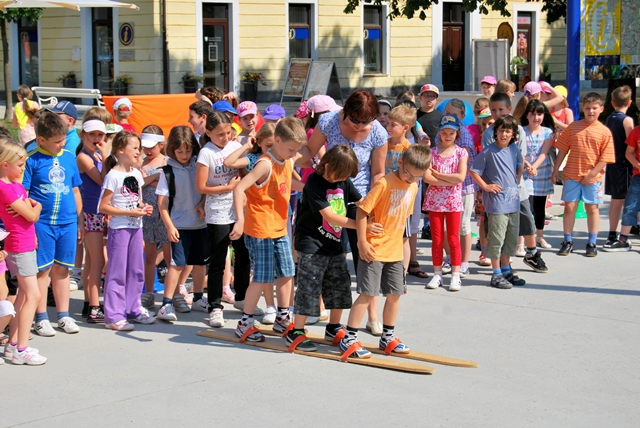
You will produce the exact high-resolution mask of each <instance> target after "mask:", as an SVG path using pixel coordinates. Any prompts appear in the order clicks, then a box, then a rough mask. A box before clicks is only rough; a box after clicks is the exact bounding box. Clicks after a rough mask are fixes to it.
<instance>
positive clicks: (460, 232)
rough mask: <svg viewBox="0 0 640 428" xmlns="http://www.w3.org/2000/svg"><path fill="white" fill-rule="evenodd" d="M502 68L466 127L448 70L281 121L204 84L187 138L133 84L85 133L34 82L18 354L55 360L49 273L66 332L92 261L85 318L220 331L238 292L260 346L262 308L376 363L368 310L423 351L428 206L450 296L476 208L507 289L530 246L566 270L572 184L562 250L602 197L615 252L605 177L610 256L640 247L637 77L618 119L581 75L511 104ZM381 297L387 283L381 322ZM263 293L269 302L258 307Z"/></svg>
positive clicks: (291, 329)
mask: <svg viewBox="0 0 640 428" xmlns="http://www.w3.org/2000/svg"><path fill="white" fill-rule="evenodd" d="M481 84H482V95H483V96H481V97H479V98H478V99H477V100H476V102H475V104H474V107H473V114H474V115H475V118H476V120H475V122H474V123H473V124H472V125H470V126H467V127H465V126H464V125H463V123H462V122H463V120H464V118H465V116H466V114H467V113H471V112H468V111H467V110H468V108H467V106H466V103H465V102H463V101H462V100H459V99H455V98H454V99H451V100H449V102H448V103H446V105H444V106H443V108H442V109H440V110H442V111H439V110H438V109H436V104H437V100H438V97H439V95H440V94H439V90H438V88H437V87H436V86H435V85H431V84H426V85H424V86H422V87H421V90H420V93H419V99H420V108H419V109H418V107H417V106H416V104H415V101H416V100H415V96H414V95H413V94H412V93H410V92H406V93H403V94H400V95H399V96H398V98H397V100H396V102H395V103H394V104H392V103H391V102H390V101H388V100H377V99H375V97H373V96H372V95H371V94H370V93H368V92H366V91H361V90H359V91H356V92H354V94H352V95H351V96H350V97H349V99H347V101H346V103H345V107H344V109H341V107H339V106H338V105H337V104H336V103H335V101H334V100H333V99H331V98H330V97H327V96H324V95H317V96H314V97H312V98H310V99H309V100H307V101H305V102H303V103H302V104H301V105H300V108H299V109H298V111H297V112H296V114H295V115H294V116H292V117H286V112H285V111H284V109H283V108H282V107H281V106H279V105H275V104H274V105H270V106H268V107H267V108H266V109H265V110H264V112H263V114H262V115H261V114H260V113H259V111H258V108H257V106H256V104H255V103H253V102H251V101H244V102H241V103H238V100H237V98H236V97H235V95H234V94H232V93H229V94H227V95H225V94H224V93H222V91H220V90H218V89H217V88H202V89H200V90H199V91H198V93H197V94H196V97H197V98H198V101H195V102H194V103H193V104H192V105H191V106H190V108H189V120H188V122H189V124H190V125H191V127H189V126H176V127H173V128H172V129H171V130H170V132H168V135H167V136H166V138H165V132H164V131H163V130H162V129H161V128H160V127H159V126H156V125H154V124H148V125H147V126H145V127H144V128H143V129H142V132H141V133H140V134H138V133H137V131H136V129H135V128H134V127H133V126H132V125H131V124H130V123H129V118H130V116H131V113H132V111H133V105H132V103H131V101H130V100H129V99H127V98H121V99H118V100H117V101H116V102H115V103H114V105H113V109H114V113H115V118H114V119H115V122H116V124H114V123H112V117H111V115H110V114H109V113H107V112H106V110H104V109H101V108H92V109H90V110H89V111H88V112H87V114H85V116H84V118H83V119H82V124H81V130H80V132H79V133H78V132H76V130H75V122H76V121H77V120H78V113H77V110H76V108H75V106H74V105H73V104H72V103H70V102H68V101H62V102H60V103H58V104H57V105H56V106H55V107H51V108H47V109H43V110H40V111H39V106H38V105H37V104H35V103H33V102H32V101H30V98H31V96H32V94H31V93H30V90H29V88H27V87H24V88H23V87H21V88H20V90H19V92H18V97H19V101H20V103H19V104H18V105H17V106H16V111H15V114H14V127H16V128H17V129H19V137H20V138H19V139H20V141H19V142H16V141H14V140H13V139H12V138H11V137H10V134H8V133H3V135H2V136H0V199H2V201H3V202H4V203H2V204H0V219H1V220H2V222H3V224H4V228H5V229H6V232H4V233H3V234H2V235H3V236H2V238H3V239H4V247H3V251H0V274H2V273H4V272H6V271H8V272H9V274H8V275H6V279H7V280H8V282H9V283H12V282H13V281H17V290H18V292H17V295H16V292H15V291H16V290H15V287H7V281H5V277H4V275H3V276H2V278H1V280H0V327H2V328H3V329H4V327H5V326H7V325H8V335H7V336H6V337H3V341H4V342H5V348H4V356H5V357H6V358H10V359H11V361H12V362H13V363H14V364H27V365H41V364H44V363H45V362H46V361H47V359H46V357H44V356H43V355H42V354H41V353H40V352H39V350H37V349H34V348H31V347H29V345H28V341H29V337H30V331H31V327H32V322H33V321H34V320H35V326H34V331H35V332H36V333H37V334H38V335H41V336H54V335H55V334H56V330H55V329H54V328H53V327H52V325H51V323H50V321H49V318H48V313H47V291H48V289H49V288H50V289H51V292H52V294H53V298H54V299H53V300H54V301H55V306H56V314H57V326H58V328H59V329H60V330H62V331H64V332H66V333H71V334H72V333H78V332H79V331H80V329H79V327H78V325H77V324H76V321H75V319H74V318H73V317H71V316H70V314H69V295H70V273H71V274H72V276H73V278H74V282H79V281H80V280H79V279H78V278H77V277H78V276H79V275H80V270H81V269H82V284H84V292H85V299H84V300H85V302H84V307H83V310H82V316H83V317H85V318H86V321H87V322H88V323H104V325H105V327H106V328H108V329H112V330H116V331H128V330H133V329H134V328H135V327H134V324H132V323H139V324H151V323H153V322H155V321H156V319H160V320H163V321H167V322H173V321H176V320H177V316H176V311H177V312H188V311H191V310H196V311H203V312H207V313H208V314H209V324H210V326H212V327H218V328H219V327H223V326H224V325H225V319H224V305H223V303H228V304H233V305H234V307H235V308H236V309H238V310H240V311H242V317H241V319H240V321H239V322H238V324H237V327H236V329H235V332H236V335H237V336H238V337H240V338H241V340H242V341H244V340H248V341H263V340H265V339H264V336H263V335H262V333H260V331H259V330H258V329H257V328H256V326H255V322H254V317H256V316H263V318H262V322H263V323H265V324H273V330H274V331H276V332H278V333H281V334H283V335H284V337H285V339H286V341H287V342H288V343H290V344H291V345H292V346H295V347H298V349H301V350H304V351H315V350H316V346H315V345H314V344H313V343H312V342H311V341H310V340H309V339H308V338H307V337H306V336H305V329H304V328H305V324H307V323H309V322H315V321H317V320H318V319H324V320H328V324H327V326H326V329H325V339H327V340H330V341H333V342H334V343H336V344H339V347H340V350H341V351H342V352H343V353H344V354H346V355H348V356H351V357H357V358H368V357H370V355H371V353H370V352H369V351H368V350H366V349H364V348H363V347H362V345H360V343H359V342H358V336H357V334H358V328H359V326H360V323H361V321H362V318H363V317H364V314H365V312H367V311H369V322H368V323H367V328H368V329H369V330H370V331H371V332H372V333H373V334H376V335H379V336H381V337H380V342H379V346H380V348H381V349H384V350H385V351H387V352H396V353H407V352H409V347H408V346H407V345H405V344H404V343H402V342H401V341H400V340H399V339H397V337H396V336H395V324H396V318H397V314H398V308H399V298H400V296H402V295H403V294H405V293H406V279H405V274H406V273H409V274H412V275H416V276H418V277H420V278H428V276H429V275H428V273H427V272H424V271H423V270H421V269H420V265H419V263H418V261H417V252H418V249H417V234H418V232H419V231H420V229H419V220H420V218H421V217H422V216H423V215H424V216H425V229H423V237H425V234H426V233H428V235H429V236H430V239H431V240H432V243H431V261H432V266H433V276H432V277H431V279H430V280H429V281H428V282H427V283H426V288H427V289H435V288H438V287H440V286H441V285H444V280H443V277H444V275H446V274H449V273H450V274H451V280H450V282H449V284H448V290H449V291H459V290H461V288H462V285H463V283H462V279H461V278H465V277H467V276H468V275H469V261H470V260H469V259H470V253H471V247H472V234H471V219H472V217H474V214H475V219H476V221H477V223H478V225H479V230H478V232H479V243H478V247H479V249H480V251H481V254H480V260H479V263H480V265H481V266H488V265H490V266H491V268H492V276H491V281H490V285H491V286H492V287H495V288H500V289H509V288H511V287H512V286H514V285H516V286H521V285H524V284H525V280H524V279H522V278H520V277H519V275H518V274H517V273H516V272H515V271H514V270H512V269H511V263H512V261H513V259H512V257H514V256H520V257H523V258H524V259H523V261H524V263H525V264H526V265H528V266H529V267H531V269H532V270H534V271H535V272H540V273H545V272H547V271H548V268H547V266H546V263H545V262H544V260H543V259H542V251H541V250H543V249H544V250H549V249H551V247H552V246H551V245H550V244H549V243H548V242H547V241H546V240H545V239H544V235H543V233H544V226H545V224H547V223H548V220H549V218H550V217H549V214H547V212H546V210H547V208H549V206H550V203H551V199H550V198H551V197H552V195H553V193H554V185H555V184H557V183H560V181H559V180H560V179H561V180H562V181H561V183H562V185H563V188H562V201H563V204H564V219H563V228H564V240H563V242H562V244H561V246H560V248H559V249H558V254H559V255H561V256H566V255H568V254H569V253H571V252H572V251H573V249H574V239H573V227H574V221H575V220H574V219H575V212H576V210H577V209H578V208H579V206H582V205H584V209H585V211H586V213H587V216H588V232H589V235H588V240H587V244H586V256H588V257H593V256H596V255H597V246H596V239H597V233H598V229H599V211H598V206H599V205H600V204H602V202H603V195H604V193H607V194H609V195H611V204H610V210H609V220H610V222H609V223H610V224H609V234H608V237H607V241H606V243H605V244H604V246H603V250H604V251H612V252H613V251H628V250H629V249H630V243H629V234H630V233H631V228H632V227H633V226H635V225H636V224H637V223H638V211H639V210H640V178H639V177H640V174H638V173H639V170H640V151H639V150H638V145H639V144H640V127H639V128H635V129H634V128H633V120H632V119H631V118H629V117H628V116H626V115H625V112H626V110H627V108H628V107H629V105H630V103H631V90H630V89H629V88H628V87H621V88H618V89H616V90H615V91H613V93H612V104H613V107H614V109H615V112H614V113H613V114H612V115H611V116H610V117H609V118H607V122H606V126H605V125H603V124H601V123H600V122H599V121H598V118H599V115H600V114H601V113H602V111H603V108H604V101H603V99H602V98H601V96H600V95H598V94H597V93H589V94H587V95H586V96H585V98H584V100H583V103H582V112H583V113H584V118H583V119H581V120H577V121H575V122H574V121H573V115H572V114H570V110H569V109H568V108H567V104H566V99H565V98H566V96H567V94H566V89H565V88H563V87H556V88H553V87H551V86H550V85H549V84H547V83H545V82H540V83H538V82H529V83H527V85H525V94H524V96H523V97H522V98H521V99H520V101H519V102H518V105H517V106H516V108H515V110H514V115H511V113H512V104H511V99H512V98H513V96H514V93H515V85H514V84H513V83H512V82H510V81H508V80H504V79H503V80H500V81H497V79H495V78H494V77H493V76H485V77H484V78H483V79H482V83H481ZM307 142H309V147H306V146H307ZM25 146H26V147H28V148H30V151H29V152H28V153H27V151H26V150H25ZM556 151H557V155H556ZM605 167H606V168H605ZM605 169H606V174H605ZM561 170H562V174H560V171H561ZM603 179H604V180H605V183H604V185H603ZM352 180H353V181H352ZM298 192H299V193H300V199H299V200H298V199H297V197H298ZM293 218H295V222H293V221H292V219H293ZM620 219H621V220H622V227H621V231H620V234H619V235H618V232H617V229H618V222H619V221H620ZM292 223H294V224H292ZM347 230H351V232H350V233H349V237H348V238H347V234H346V232H347ZM36 242H37V245H36ZM349 251H352V252H353V257H354V267H355V270H356V272H355V273H356V278H357V287H356V291H357V293H358V297H357V299H356V300H355V301H354V302H352V298H351V289H350V286H351V276H350V274H349V271H348V265H347V258H346V253H347V252H349ZM76 253H78V254H76ZM160 260H164V262H165V264H166V266H167V268H168V270H167V273H166V276H165V278H164V292H163V296H162V301H161V304H160V308H159V310H158V311H157V315H156V313H154V312H153V311H151V310H150V309H154V306H155V294H154V288H153V287H154V285H155V279H156V275H157V272H156V266H157V265H158V263H159V261H160ZM232 263H233V269H231V264H232ZM189 275H190V276H191V278H192V281H193V289H192V290H189V289H187V286H186V282H187V278H188V276H189ZM294 278H295V281H294ZM274 283H275V299H274ZM231 285H233V291H231ZM294 285H295V287H294ZM101 286H103V287H104V304H103V305H101V304H100V290H101ZM205 286H206V296H205ZM12 288H13V292H11V289H12ZM294 289H295V290H294ZM143 290H145V291H146V292H145V293H143ZM379 294H383V295H384V296H385V297H386V299H385V302H384V308H383V311H382V313H383V317H382V323H381V324H380V323H379V322H378V321H377V297H378V295H379ZM8 295H13V296H8ZM263 295H264V298H265V301H266V303H267V310H266V313H265V312H263V311H262V310H261V309H260V308H259V307H258V301H259V300H260V298H261V296H263ZM325 309H328V310H330V314H326V312H325ZM345 309H350V312H349V316H348V321H347V323H346V325H342V324H341V320H342V318H341V317H342V311H343V310H345ZM294 314H295V318H294ZM0 361H2V360H0Z"/></svg>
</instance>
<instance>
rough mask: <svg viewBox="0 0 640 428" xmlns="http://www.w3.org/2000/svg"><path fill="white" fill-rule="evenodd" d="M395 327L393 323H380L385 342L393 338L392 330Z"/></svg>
mask: <svg viewBox="0 0 640 428" xmlns="http://www.w3.org/2000/svg"><path fill="white" fill-rule="evenodd" d="M394 329H395V326H394V325H385V324H383V325H382V338H383V339H384V340H386V341H387V342H388V341H390V340H391V339H393V330H394Z"/></svg>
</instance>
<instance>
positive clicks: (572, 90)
mask: <svg viewBox="0 0 640 428" xmlns="http://www.w3.org/2000/svg"><path fill="white" fill-rule="evenodd" d="M567 91H568V93H569V95H568V97H567V102H568V103H569V108H570V109H571V110H573V114H574V116H575V117H576V118H578V117H580V0H567Z"/></svg>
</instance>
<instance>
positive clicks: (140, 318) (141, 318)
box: [129, 312, 156, 324]
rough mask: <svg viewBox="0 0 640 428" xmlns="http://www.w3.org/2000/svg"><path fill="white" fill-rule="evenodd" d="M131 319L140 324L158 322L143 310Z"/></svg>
mask: <svg viewBox="0 0 640 428" xmlns="http://www.w3.org/2000/svg"><path fill="white" fill-rule="evenodd" d="M129 321H133V322H137V323H138V324H153V323H154V322H156V319H155V317H151V316H149V315H148V314H145V313H144V312H143V313H141V314H140V315H138V316H137V317H135V318H131V319H130V320H129Z"/></svg>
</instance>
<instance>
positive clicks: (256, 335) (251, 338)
mask: <svg viewBox="0 0 640 428" xmlns="http://www.w3.org/2000/svg"><path fill="white" fill-rule="evenodd" d="M251 327H253V323H247V322H242V320H240V321H238V326H237V327H236V330H235V333H236V336H238V337H242V336H243V335H244V333H245V332H246V331H247V330H248V329H250V328H251ZM245 340H246V341H247V342H264V341H265V337H264V334H262V333H260V332H259V331H256V332H253V333H251V334H250V335H248V336H247V337H246V338H245Z"/></svg>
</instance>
